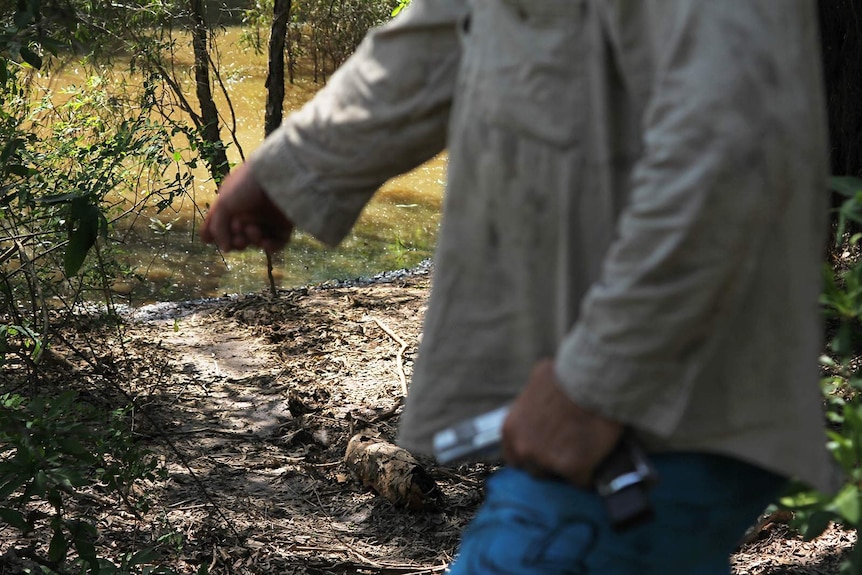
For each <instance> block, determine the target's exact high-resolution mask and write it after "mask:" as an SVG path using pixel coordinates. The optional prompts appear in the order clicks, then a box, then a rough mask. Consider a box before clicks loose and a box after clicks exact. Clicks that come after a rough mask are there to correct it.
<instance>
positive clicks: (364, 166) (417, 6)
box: [202, 0, 834, 574]
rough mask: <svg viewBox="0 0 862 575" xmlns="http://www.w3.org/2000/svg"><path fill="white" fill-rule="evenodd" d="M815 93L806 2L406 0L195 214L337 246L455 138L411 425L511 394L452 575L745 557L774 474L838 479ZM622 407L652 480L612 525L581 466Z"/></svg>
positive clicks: (239, 232) (652, 569)
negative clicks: (828, 373)
mask: <svg viewBox="0 0 862 575" xmlns="http://www.w3.org/2000/svg"><path fill="white" fill-rule="evenodd" d="M823 108H824V104H823V100H822V95H821V82H820V70H819V59H818V43H817V29H816V16H815V13H814V4H813V3H811V2H808V1H806V0H787V1H785V2H780V3H779V2H775V1H774V0H727V1H723V2H707V1H694V0H689V1H684V0H638V1H631V2H627V1H619V0H616V1H615V0H413V4H412V5H411V7H410V8H409V9H407V10H405V11H404V12H402V14H400V15H399V17H397V18H395V19H394V20H393V21H392V22H390V23H388V24H387V25H385V26H382V27H381V28H379V29H376V30H374V31H372V32H371V33H370V34H369V35H368V37H367V38H366V39H365V41H364V42H363V44H362V45H361V46H360V47H359V49H358V50H357V52H356V54H355V55H354V56H353V57H352V58H351V59H350V60H349V61H348V62H347V63H346V64H345V65H344V66H343V67H342V69H341V70H340V71H339V72H338V73H336V74H335V75H334V76H333V77H332V79H331V81H330V83H329V84H328V85H327V86H326V88H324V89H323V90H322V91H321V92H320V93H319V94H318V95H317V96H316V97H315V98H314V100H313V101H312V102H310V103H309V104H308V105H307V106H305V107H304V108H303V109H302V110H301V111H300V112H298V113H296V114H293V115H291V116H290V117H289V118H288V119H287V121H286V122H285V124H284V125H283V126H282V127H281V128H280V129H279V130H278V131H276V132H275V133H274V134H272V135H271V136H270V137H269V138H268V139H267V140H266V141H265V142H264V144H263V145H262V146H261V147H260V148H259V149H258V150H257V151H256V152H255V153H254V155H253V156H252V157H251V158H250V160H249V161H248V162H247V163H246V164H245V165H242V166H240V167H238V168H237V169H236V170H235V171H234V172H233V173H232V174H231V176H230V177H228V178H227V179H226V180H225V182H224V184H223V185H222V187H221V190H220V195H219V198H218V201H217V202H216V203H215V204H214V205H213V207H212V209H211V211H210V213H209V215H208V217H207V220H206V222H205V225H204V228H203V232H202V234H203V238H204V239H205V240H206V241H212V242H215V243H217V244H218V245H219V246H220V247H221V248H222V249H223V250H232V249H245V248H246V247H248V246H252V245H253V246H258V247H262V248H264V249H267V250H276V249H280V248H281V247H283V246H284V244H285V243H286V242H287V241H288V239H289V236H290V233H291V231H292V229H293V227H294V226H296V227H298V228H300V229H303V230H305V231H307V232H309V233H311V234H313V235H315V236H316V237H317V238H319V239H320V240H321V241H323V242H325V243H327V244H332V245H334V244H336V243H338V242H339V241H340V240H341V239H342V238H343V237H344V235H345V234H346V233H347V232H348V231H349V229H350V227H351V226H352V225H353V223H354V222H355V220H356V218H357V217H358V215H359V212H360V211H361V210H362V208H363V206H364V205H365V203H366V202H367V201H368V199H369V198H370V197H371V195H372V194H373V193H374V191H375V190H376V189H377V188H378V187H379V186H380V185H381V184H382V183H383V182H384V181H386V180H387V179H388V178H389V177H392V176H394V175H396V174H398V173H401V172H403V171H405V170H408V169H410V168H412V167H414V166H416V165H418V164H419V163H421V162H422V161H424V160H426V159H428V158H430V157H431V156H433V155H434V154H436V153H438V152H439V151H441V150H442V149H444V148H448V150H449V174H448V185H447V193H446V200H445V205H444V215H443V224H442V228H441V231H440V240H439V245H438V249H437V254H436V257H435V272H434V280H433V287H432V294H431V302H430V305H429V309H428V313H427V317H426V323H425V330H424V337H423V341H422V345H421V348H420V351H419V358H418V360H417V363H416V366H415V370H414V375H413V380H412V383H411V387H410V395H409V398H408V401H407V406H406V409H405V412H404V415H403V417H402V421H401V430H400V439H399V441H400V442H401V444H402V445H404V446H405V447H407V448H409V449H411V450H416V451H423V452H429V451H430V447H431V441H432V437H433V435H434V434H435V433H436V432H438V431H440V430H441V429H444V428H446V427H448V426H450V425H452V424H454V423H456V422H458V421H461V420H463V419H464V418H468V417H471V416H475V415H477V414H479V413H483V412H485V411H487V410H490V409H493V408H495V407H499V406H501V405H504V404H507V403H511V411H510V414H509V416H508V418H507V420H506V423H505V425H504V439H503V447H504V454H505V458H506V461H507V463H508V464H509V466H508V467H506V468H505V469H504V470H503V471H501V472H500V473H499V474H498V475H497V476H496V477H494V478H493V479H492V481H491V483H490V485H489V491H488V496H487V501H486V504H485V506H484V507H483V509H482V510H481V511H480V512H479V514H478V516H477V519H476V521H475V522H474V524H473V527H471V528H470V529H469V530H468V532H467V534H466V535H465V540H464V543H463V544H462V548H461V551H460V554H459V558H460V559H459V560H458V561H456V562H455V564H454V566H453V573H509V572H511V573H550V572H557V571H555V570H554V569H567V571H565V572H571V573H605V574H607V573H638V574H641V573H664V574H667V573H722V572H724V573H726V572H728V567H727V559H726V557H727V553H728V552H729V551H730V550H731V549H732V546H733V544H734V543H735V541H736V538H737V537H738V536H739V535H740V533H741V531H742V530H743V529H744V528H745V526H746V524H747V522H750V521H751V520H753V519H754V516H755V515H756V513H757V512H758V511H760V510H761V509H762V507H763V506H764V505H765V504H766V503H768V502H769V500H770V498H772V497H774V495H775V493H776V491H777V489H778V488H779V487H780V485H781V483H782V478H785V477H797V478H799V479H801V480H803V481H806V482H809V483H811V484H812V485H815V486H817V487H820V488H822V489H829V488H831V487H832V486H833V481H834V476H833V469H832V466H831V465H830V464H829V461H828V457H827V454H826V451H825V448H824V436H823V433H822V416H821V411H820V398H819V391H818V387H817V379H818V372H817V365H816V358H817V355H818V352H819V348H820V326H819V313H818V306H817V299H818V292H819V267H820V265H821V259H822V249H823V239H824V232H825V229H826V218H825V215H826V209H825V208H826V206H825V198H826V194H825V181H826V176H827V174H826V157H825V140H826V137H825V128H824V113H823V112H824V110H823ZM624 427H626V428H629V429H631V430H632V433H633V435H634V436H635V437H636V438H637V440H638V441H639V442H640V443H641V444H642V445H643V446H645V447H646V448H647V450H648V451H649V452H650V454H651V459H652V461H653V462H654V464H655V466H656V467H657V468H658V470H659V473H660V476H661V479H660V481H659V483H658V484H657V485H656V487H655V489H654V490H653V493H652V496H651V497H652V503H653V506H654V508H655V519H654V520H653V521H652V522H650V523H646V524H643V525H640V526H637V527H636V528H633V529H631V530H629V531H627V532H625V533H622V534H620V533H616V532H614V531H613V530H612V529H610V528H609V526H608V525H607V521H606V519H605V518H603V517H602V511H601V509H600V505H599V506H598V507H597V506H596V505H597V501H598V498H597V496H596V494H595V493H594V492H593V491H592V490H591V489H590V488H589V486H590V483H591V478H592V476H593V471H594V469H595V467H596V466H597V464H598V463H599V462H600V461H602V460H603V459H604V458H605V456H606V455H607V454H608V453H609V452H610V451H611V450H612V449H613V447H614V446H615V445H616V444H617V442H618V440H619V437H620V434H621V433H622V429H623V428H624ZM549 477H553V479H549ZM561 479H562V480H563V481H561ZM591 510H592V511H591ZM524 530H526V531H524ZM670 533H673V535H672V536H671V535H669V534H670ZM671 540H672V541H673V542H674V545H675V546H674V547H668V545H669V543H668V542H669V541H671ZM679 549H686V550H687V551H686V552H680V551H679Z"/></svg>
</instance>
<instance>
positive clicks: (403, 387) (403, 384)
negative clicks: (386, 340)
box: [371, 318, 407, 396]
mask: <svg viewBox="0 0 862 575" xmlns="http://www.w3.org/2000/svg"><path fill="white" fill-rule="evenodd" d="M371 319H373V320H374V323H376V324H377V327H379V328H380V329H382V330H383V331H384V332H386V335H388V336H389V337H391V338H392V339H393V340H395V342H397V343H398V344H399V345H400V346H401V349H399V350H398V355H397V356H396V360H397V362H398V364H397V367H398V378H399V379H400V380H401V393H402V395H405V396H406V395H407V376H405V375H404V350H405V349H407V343H406V342H405V341H404V340H403V339H401V338H400V337H398V335H396V334H395V332H393V331H392V330H391V329H389V328H388V327H386V324H384V323H383V322H382V321H380V320H379V319H377V318H371Z"/></svg>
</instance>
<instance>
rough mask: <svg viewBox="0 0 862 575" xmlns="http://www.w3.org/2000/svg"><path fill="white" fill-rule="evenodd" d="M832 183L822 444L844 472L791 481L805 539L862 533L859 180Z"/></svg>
mask: <svg viewBox="0 0 862 575" xmlns="http://www.w3.org/2000/svg"><path fill="white" fill-rule="evenodd" d="M832 187H833V189H834V190H835V191H837V192H839V193H840V194H842V195H843V196H844V197H845V200H844V202H843V204H842V205H841V207H840V208H839V209H838V229H837V231H836V242H837V244H836V246H835V247H836V248H837V249H838V250H839V251H840V253H841V256H842V260H844V261H841V262H837V263H836V264H835V265H826V266H825V267H824V274H823V275H824V282H823V293H822V295H821V304H822V307H823V311H824V314H825V316H826V320H827V325H828V326H829V327H830V332H831V333H832V337H831V340H830V342H829V352H830V355H825V356H823V357H822V358H821V363H822V364H823V366H824V368H825V369H826V370H828V372H829V376H828V377H825V378H824V379H823V380H822V382H821V387H822V390H823V395H824V398H825V400H826V405H827V413H826V415H827V418H828V423H829V428H828V429H827V436H828V440H829V441H828V443H827V447H828V449H829V451H830V452H831V453H832V456H833V457H834V458H835V460H836V461H837V462H838V464H839V465H840V466H841V469H842V470H843V471H844V474H845V483H844V485H843V487H842V488H841V489H840V490H839V491H838V493H836V494H825V493H820V492H818V491H813V490H811V489H810V488H807V487H805V486H802V485H796V486H794V488H793V489H791V490H790V491H789V492H788V493H787V494H786V495H785V496H784V497H782V498H781V500H780V502H779V504H780V505H781V506H782V507H784V508H787V509H790V510H792V511H793V512H794V520H793V523H792V526H793V527H795V528H796V529H798V530H799V531H800V533H802V535H803V536H804V537H806V538H808V539H811V538H814V537H817V536H818V535H820V534H821V533H823V531H824V530H825V529H826V528H827V527H828V526H829V523H830V522H833V521H834V522H836V523H838V524H841V525H843V526H845V527H846V528H849V529H854V530H856V532H857V535H859V534H860V533H862V490H860V488H862V398H860V391H862V368H860V365H859V350H860V346H859V343H860V341H862V259H860V257H859V249H860V239H862V235H860V234H853V235H850V234H848V232H847V229H848V226H849V223H850V222H855V223H862V180H858V179H855V178H833V180H832ZM841 572H842V573H853V574H857V573H862V545H856V546H855V547H854V549H853V551H852V553H851V554H850V555H849V557H848V559H847V560H846V561H845V563H844V564H843V566H842V571H841Z"/></svg>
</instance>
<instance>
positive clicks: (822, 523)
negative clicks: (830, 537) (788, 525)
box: [802, 511, 835, 541]
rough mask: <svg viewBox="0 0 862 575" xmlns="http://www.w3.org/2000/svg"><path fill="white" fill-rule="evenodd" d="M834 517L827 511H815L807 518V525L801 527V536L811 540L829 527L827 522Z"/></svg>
mask: <svg viewBox="0 0 862 575" xmlns="http://www.w3.org/2000/svg"><path fill="white" fill-rule="evenodd" d="M834 517H835V516H834V515H833V514H832V513H830V512H828V511H815V512H814V513H812V514H811V516H810V517H809V518H808V525H806V526H805V528H804V529H803V531H802V537H804V538H805V540H806V541H811V540H812V539H814V538H816V537H818V536H819V535H822V534H823V532H824V531H826V529H827V528H828V527H829V523H830V522H831V521H832V519H833V518H834Z"/></svg>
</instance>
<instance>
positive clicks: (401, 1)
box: [392, 0, 410, 18]
mask: <svg viewBox="0 0 862 575" xmlns="http://www.w3.org/2000/svg"><path fill="white" fill-rule="evenodd" d="M408 6H410V0H398V6H396V7H395V8H393V9H392V17H393V18H394V17H395V16H398V14H399V13H400V12H401V11H402V10H404V9H405V8H407V7H408Z"/></svg>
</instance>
